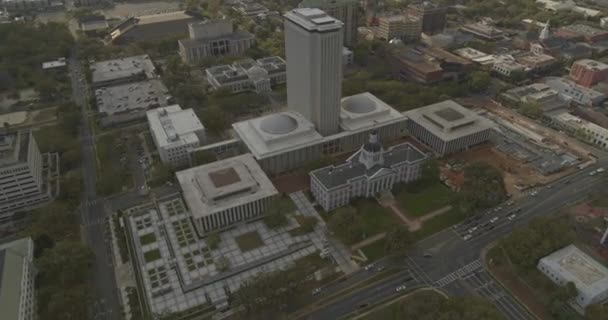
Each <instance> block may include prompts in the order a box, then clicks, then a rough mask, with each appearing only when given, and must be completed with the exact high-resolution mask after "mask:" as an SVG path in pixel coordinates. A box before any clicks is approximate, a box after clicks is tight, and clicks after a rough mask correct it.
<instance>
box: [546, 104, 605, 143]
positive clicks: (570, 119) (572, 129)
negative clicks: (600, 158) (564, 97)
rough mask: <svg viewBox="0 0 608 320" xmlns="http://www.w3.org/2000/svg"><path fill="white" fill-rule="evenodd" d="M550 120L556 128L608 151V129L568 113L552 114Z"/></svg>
mask: <svg viewBox="0 0 608 320" xmlns="http://www.w3.org/2000/svg"><path fill="white" fill-rule="evenodd" d="M548 119H549V120H550V121H551V124H552V125H553V126H554V127H557V128H559V129H560V130H563V131H566V132H568V133H570V134H572V135H574V136H576V137H577V138H579V139H581V140H583V141H585V142H588V143H591V144H594V145H596V146H598V147H600V148H602V149H608V129H606V128H604V127H601V126H599V125H597V124H595V123H592V122H589V121H586V120H584V119H581V118H580V117H577V116H575V115H572V114H570V113H568V112H567V111H563V112H556V113H554V114H550V115H549V117H548Z"/></svg>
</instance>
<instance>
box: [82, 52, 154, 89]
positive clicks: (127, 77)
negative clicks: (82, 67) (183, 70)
mask: <svg viewBox="0 0 608 320" xmlns="http://www.w3.org/2000/svg"><path fill="white" fill-rule="evenodd" d="M90 70H91V73H92V81H91V86H92V87H93V88H99V87H104V86H114V85H120V84H125V83H131V82H137V81H143V80H149V79H154V78H157V77H158V74H157V73H156V67H154V63H152V59H150V56H148V55H147V54H144V55H139V56H132V57H126V58H119V59H113V60H105V61H99V62H95V63H93V64H92V65H91V66H90Z"/></svg>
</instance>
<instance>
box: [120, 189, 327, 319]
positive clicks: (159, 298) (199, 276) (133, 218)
mask: <svg viewBox="0 0 608 320" xmlns="http://www.w3.org/2000/svg"><path fill="white" fill-rule="evenodd" d="M126 213H127V215H126V224H127V228H128V230H129V234H130V236H131V239H132V244H133V246H134V248H133V249H135V256H136V259H137V265H138V268H139V270H140V272H139V273H140V276H141V279H140V280H141V283H143V287H144V290H145V293H144V294H145V296H146V297H147V299H148V305H149V306H150V309H151V311H152V312H153V313H162V312H167V311H170V312H178V311H184V310H187V309H190V308H193V307H200V306H201V305H204V304H215V305H221V304H223V303H225V302H226V300H227V297H228V294H229V293H230V292H234V291H235V290H237V289H238V288H239V286H240V285H241V284H242V283H243V282H245V281H246V280H247V279H250V278H251V277H253V276H255V275H256V274H257V273H259V272H261V271H263V272H268V271H270V270H277V269H280V268H285V267H287V266H289V265H290V264H292V263H293V261H295V260H296V259H299V258H302V257H305V256H307V255H311V254H318V253H319V252H320V251H322V250H323V247H324V243H326V242H325V241H324V238H322V235H321V233H319V232H316V231H315V232H311V233H310V234H304V235H297V236H292V235H290V233H289V232H288V231H289V230H292V229H294V228H297V227H299V225H298V223H297V222H296V220H295V219H293V218H291V217H290V218H289V224H288V225H287V226H284V227H282V228H279V229H276V230H271V229H269V228H267V227H266V225H265V224H264V223H263V222H262V221H261V220H259V221H255V222H251V223H243V224H240V225H238V226H236V227H235V228H232V229H229V230H227V231H225V232H222V233H220V234H219V236H220V239H221V241H220V243H219V245H218V246H217V247H216V248H215V249H211V248H210V247H209V246H208V245H207V242H206V239H201V238H199V236H198V235H197V234H196V231H195V229H194V226H193V225H192V223H191V215H190V213H189V212H188V211H187V209H186V206H185V205H184V203H183V201H182V198H181V197H180V196H179V195H172V196H169V197H167V198H164V199H161V200H159V201H158V202H157V203H156V204H152V203H148V204H144V205H140V206H137V207H134V208H131V209H128V210H127V211H126ZM249 232H257V234H258V235H259V237H260V239H261V240H262V242H263V244H262V245H261V246H259V247H256V248H253V249H251V250H248V251H246V252H241V250H240V249H239V246H238V245H237V242H236V240H235V239H236V238H237V237H239V236H241V235H243V234H246V233H249ZM220 269H221V270H220Z"/></svg>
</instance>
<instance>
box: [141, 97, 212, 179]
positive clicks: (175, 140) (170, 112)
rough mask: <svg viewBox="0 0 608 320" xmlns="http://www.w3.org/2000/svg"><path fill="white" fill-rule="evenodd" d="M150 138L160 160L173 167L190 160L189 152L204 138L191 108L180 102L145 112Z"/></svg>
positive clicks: (202, 130)
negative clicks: (179, 103) (182, 105)
mask: <svg viewBox="0 0 608 320" xmlns="http://www.w3.org/2000/svg"><path fill="white" fill-rule="evenodd" d="M146 116H147V118H148V126H149V127H150V133H151V134H152V140H154V144H155V145H156V148H157V149H158V153H159V154H160V159H161V161H162V162H163V163H164V164H166V165H169V166H172V167H176V168H179V167H183V166H186V165H188V164H189V163H190V154H189V153H190V151H191V150H192V149H194V148H196V147H198V146H200V145H201V144H202V143H203V142H204V141H205V140H206V138H205V127H204V126H203V124H202V123H201V121H200V120H199V119H198V117H197V116H196V114H195V113H194V111H193V110H192V109H186V110H182V108H181V107H180V106H179V105H172V106H168V107H164V108H157V109H153V110H150V111H148V112H147V114H146Z"/></svg>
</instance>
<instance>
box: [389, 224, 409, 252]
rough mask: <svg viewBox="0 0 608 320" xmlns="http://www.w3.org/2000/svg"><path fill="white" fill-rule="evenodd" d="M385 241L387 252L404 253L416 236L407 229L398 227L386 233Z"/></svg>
mask: <svg viewBox="0 0 608 320" xmlns="http://www.w3.org/2000/svg"><path fill="white" fill-rule="evenodd" d="M385 243H386V245H385V247H384V251H385V252H386V253H388V254H396V255H402V254H405V253H406V251H407V249H408V248H409V247H410V246H411V245H412V244H413V243H414V237H413V236H412V234H411V233H410V232H409V231H408V230H407V229H405V228H403V227H396V228H394V229H393V230H391V231H390V232H388V233H387V234H386V238H385Z"/></svg>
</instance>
